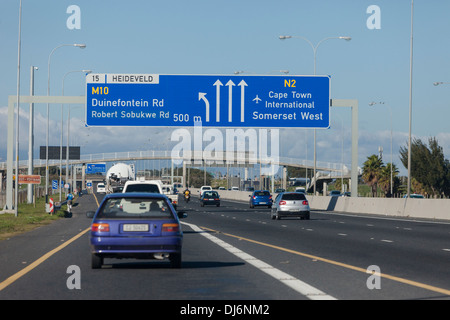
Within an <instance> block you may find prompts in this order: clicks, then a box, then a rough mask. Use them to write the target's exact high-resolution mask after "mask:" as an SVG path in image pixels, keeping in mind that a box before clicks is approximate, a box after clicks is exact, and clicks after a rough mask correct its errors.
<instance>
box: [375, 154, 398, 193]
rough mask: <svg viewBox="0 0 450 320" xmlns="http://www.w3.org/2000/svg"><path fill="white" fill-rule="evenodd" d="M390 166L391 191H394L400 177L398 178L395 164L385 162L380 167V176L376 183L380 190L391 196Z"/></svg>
mask: <svg viewBox="0 0 450 320" xmlns="http://www.w3.org/2000/svg"><path fill="white" fill-rule="evenodd" d="M391 167H392V182H393V183H392V192H393V193H396V192H397V189H398V187H399V186H400V179H399V178H398V173H399V171H398V169H397V167H396V165H395V164H393V163H390V162H389V163H387V164H386V165H385V166H384V165H383V166H382V167H381V172H380V178H379V181H378V185H379V186H380V188H381V190H383V191H384V194H385V195H386V197H392V194H391Z"/></svg>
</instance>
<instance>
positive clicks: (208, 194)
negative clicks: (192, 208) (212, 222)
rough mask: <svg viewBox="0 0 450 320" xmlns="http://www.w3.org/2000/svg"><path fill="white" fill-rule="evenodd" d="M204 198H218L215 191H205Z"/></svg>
mask: <svg viewBox="0 0 450 320" xmlns="http://www.w3.org/2000/svg"><path fill="white" fill-rule="evenodd" d="M203 195H204V197H205V198H217V197H219V194H218V193H217V192H215V191H205V193H204V194H203Z"/></svg>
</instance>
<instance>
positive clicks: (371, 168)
mask: <svg viewBox="0 0 450 320" xmlns="http://www.w3.org/2000/svg"><path fill="white" fill-rule="evenodd" d="M382 165H383V161H382V160H381V158H380V157H378V156H377V155H375V154H373V155H371V156H369V157H367V160H366V162H364V163H363V168H362V170H363V174H362V179H363V181H364V182H365V183H367V184H368V185H369V186H370V187H371V188H372V196H375V195H376V193H377V187H378V181H379V179H380V176H381V168H382Z"/></svg>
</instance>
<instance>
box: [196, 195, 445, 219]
mask: <svg viewBox="0 0 450 320" xmlns="http://www.w3.org/2000/svg"><path fill="white" fill-rule="evenodd" d="M216 191H218V192H219V195H220V198H221V199H228V200H236V201H244V202H248V201H249V195H251V194H252V193H251V192H247V191H230V190H216ZM191 192H192V194H193V195H195V196H198V195H200V189H197V188H193V189H191ZM275 197H276V194H274V195H273V198H274V199H275ZM307 199H308V201H309V205H310V207H311V209H312V210H323V211H335V212H344V213H362V214H375V215H381V216H391V217H408V218H426V219H438V220H450V199H416V198H409V199H407V198H365V197H358V198H354V197H329V196H307Z"/></svg>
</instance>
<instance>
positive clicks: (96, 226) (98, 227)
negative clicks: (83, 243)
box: [91, 223, 109, 232]
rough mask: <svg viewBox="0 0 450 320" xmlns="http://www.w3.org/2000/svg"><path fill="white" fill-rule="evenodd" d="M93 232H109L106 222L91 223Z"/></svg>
mask: <svg viewBox="0 0 450 320" xmlns="http://www.w3.org/2000/svg"><path fill="white" fill-rule="evenodd" d="M91 231H93V232H109V224H107V223H93V224H92V227H91Z"/></svg>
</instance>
